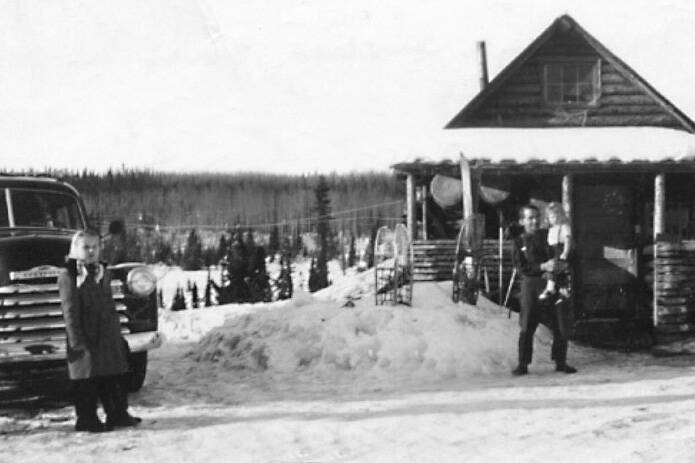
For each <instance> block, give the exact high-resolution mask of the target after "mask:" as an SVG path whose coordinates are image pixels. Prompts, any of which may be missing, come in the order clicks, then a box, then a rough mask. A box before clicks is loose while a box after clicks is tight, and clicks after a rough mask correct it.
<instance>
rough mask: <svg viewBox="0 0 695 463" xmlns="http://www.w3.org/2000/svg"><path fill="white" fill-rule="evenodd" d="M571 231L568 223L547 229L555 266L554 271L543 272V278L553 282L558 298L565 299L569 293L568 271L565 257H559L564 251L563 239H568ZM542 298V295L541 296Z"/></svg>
mask: <svg viewBox="0 0 695 463" xmlns="http://www.w3.org/2000/svg"><path fill="white" fill-rule="evenodd" d="M570 239H572V238H571V231H570V228H569V225H568V224H560V225H554V226H552V227H550V230H548V245H549V246H550V250H551V254H552V255H551V257H552V258H553V259H556V260H557V268H556V269H555V271H554V272H545V273H543V278H544V279H546V280H550V281H553V282H554V283H555V293H556V294H559V295H560V296H559V299H560V300H562V299H566V298H568V297H569V295H570V272H569V264H568V262H567V259H561V258H560V256H561V255H562V253H563V252H564V248H565V240H570ZM542 298H544V297H542Z"/></svg>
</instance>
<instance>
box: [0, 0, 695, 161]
mask: <svg viewBox="0 0 695 463" xmlns="http://www.w3.org/2000/svg"><path fill="white" fill-rule="evenodd" d="M565 13H569V14H570V15H572V16H573V17H574V18H575V19H576V20H577V21H578V22H579V23H580V24H581V25H582V26H584V28H585V29H587V30H588V32H589V33H591V34H592V35H593V36H594V37H596V38H597V39H598V40H600V41H601V42H602V43H603V44H604V45H606V46H607V47H608V48H609V49H610V50H611V51H613V52H614V53H615V54H617V55H618V56H619V57H621V58H622V59H623V60H624V61H626V62H627V64H628V65H630V66H632V67H633V69H635V70H636V71H637V72H638V73H640V74H641V75H642V76H643V77H644V78H645V79H647V81H649V82H650V83H651V84H652V85H654V86H655V87H656V89H657V90H658V91H660V92H661V93H662V94H663V95H664V96H666V97H667V98H668V99H670V100H671V101H672V102H673V103H674V104H675V105H676V106H678V107H679V108H680V109H682V110H683V111H684V112H685V113H686V114H687V115H689V116H690V117H691V118H695V91H694V90H693V82H695V65H693V59H695V58H694V57H695V26H693V25H695V2H690V1H686V0H683V1H663V0H662V1H657V0H639V1H635V0H630V1H607V0H600V1H587V0H583V1H560V0H554V1H545V0H543V1H541V0H535V1H533V0H532V1H529V0H525V1H500V0H496V1H494V0H486V1H472V0H455V1H454V0H452V1H449V0H447V1H444V0H442V1H437V0H433V1H427V2H425V1H420V2H418V1H411V0H397V1H396V0H393V1H386V0H382V1H378V2H375V1H368V0H350V1H345V0H335V1H334V0H316V1H292V0H235V1H233V2H231V1H228V0H198V1H194V0H119V1H118V2H113V1H106V0H105V1H93V0H90V1H88V0H69V1H68V0H53V1H50V2H47V1H43V0H41V1H39V0H14V1H2V2H0V83H1V85H0V167H3V168H6V169H24V168H34V169H43V168H45V167H52V168H77V169H82V168H89V169H95V170H100V171H101V170H105V169H106V168H108V167H109V166H115V167H119V166H121V165H125V166H128V167H138V168H152V169H157V170H166V171H181V172H184V171H217V172H219V171H224V172H235V171H266V172H287V173H302V172H315V171H318V172H330V171H338V172H347V171H365V170H383V171H386V170H388V167H389V165H391V164H393V163H395V162H399V161H404V160H412V159H414V158H415V157H419V156H421V157H438V156H437V153H432V152H431V151H432V146H433V143H432V140H433V139H435V138H436V137H437V136H439V135H441V133H442V127H443V126H444V125H445V124H446V123H447V122H448V121H449V119H451V117H453V116H454V114H456V113H457V112H458V111H459V110H460V109H461V108H462V107H463V106H464V105H465V104H466V103H467V102H468V101H469V100H470V99H471V98H472V97H473V96H474V95H475V93H476V92H477V91H478V68H477V57H476V49H475V43H476V41H478V40H485V41H486V42H487V48H488V54H489V67H490V76H491V77H493V76H494V75H495V74H496V73H497V72H499V71H500V69H501V68H503V67H504V66H505V65H506V64H508V63H509V61H511V60H512V59H513V58H514V57H515V56H516V55H517V54H518V53H519V52H521V50H522V49H523V48H524V47H526V46H527V45H528V44H529V43H530V42H531V41H532V40H533V39H534V38H535V37H537V36H538V35H539V34H540V33H541V32H542V31H543V30H544V29H545V28H546V27H547V26H548V25H549V24H550V23H551V22H552V21H553V20H554V19H555V18H556V17H557V16H560V15H562V14H565ZM439 157H440V156H439Z"/></svg>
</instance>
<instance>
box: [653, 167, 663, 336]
mask: <svg viewBox="0 0 695 463" xmlns="http://www.w3.org/2000/svg"><path fill="white" fill-rule="evenodd" d="M665 229H666V175H665V174H657V175H656V176H655V177H654V236H653V237H654V252H653V258H654V261H653V262H654V265H653V269H654V287H653V288H652V291H653V293H654V300H653V301H652V303H653V314H652V319H653V323H654V326H657V325H658V324H659V310H658V309H659V304H658V298H657V294H658V293H657V284H658V283H657V280H658V278H657V273H658V271H659V269H658V268H657V258H658V254H657V251H658V249H659V246H658V241H659V239H660V238H661V237H662V235H663V234H664V232H665V231H666V230H665Z"/></svg>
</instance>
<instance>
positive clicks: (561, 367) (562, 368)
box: [555, 362, 577, 374]
mask: <svg viewBox="0 0 695 463" xmlns="http://www.w3.org/2000/svg"><path fill="white" fill-rule="evenodd" d="M555 371H559V372H560V373H567V374H572V373H576V372H577V369H576V368H574V367H573V366H570V365H568V364H567V363H565V362H562V363H557V364H555Z"/></svg>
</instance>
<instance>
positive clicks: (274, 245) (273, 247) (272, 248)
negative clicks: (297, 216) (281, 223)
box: [268, 224, 280, 262]
mask: <svg viewBox="0 0 695 463" xmlns="http://www.w3.org/2000/svg"><path fill="white" fill-rule="evenodd" d="M278 251H280V227H278V225H277V224H273V228H271V229H270V237H269V238H268V254H270V262H273V261H274V260H275V254H277V253H278Z"/></svg>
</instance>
